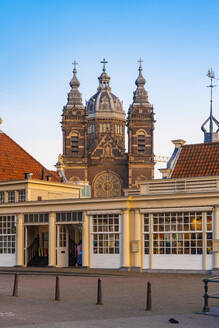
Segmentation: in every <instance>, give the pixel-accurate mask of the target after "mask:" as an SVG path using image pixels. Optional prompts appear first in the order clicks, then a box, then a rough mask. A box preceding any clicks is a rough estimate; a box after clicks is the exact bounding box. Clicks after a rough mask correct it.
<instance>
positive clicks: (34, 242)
mask: <svg viewBox="0 0 219 328" xmlns="http://www.w3.org/2000/svg"><path fill="white" fill-rule="evenodd" d="M25 231H26V237H25V244H26V252H25V254H26V256H25V257H26V258H25V263H26V264H27V265H28V266H36V267H44V266H48V248H49V240H48V225H28V226H26V229H25Z"/></svg>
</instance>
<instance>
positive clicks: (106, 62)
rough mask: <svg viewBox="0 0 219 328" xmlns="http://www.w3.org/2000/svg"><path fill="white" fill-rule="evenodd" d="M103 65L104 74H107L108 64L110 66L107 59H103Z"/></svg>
mask: <svg viewBox="0 0 219 328" xmlns="http://www.w3.org/2000/svg"><path fill="white" fill-rule="evenodd" d="M101 64H103V73H106V64H108V61H107V60H106V59H105V58H103V60H102V61H101Z"/></svg>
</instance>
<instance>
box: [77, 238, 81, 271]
mask: <svg viewBox="0 0 219 328" xmlns="http://www.w3.org/2000/svg"><path fill="white" fill-rule="evenodd" d="M77 265H78V266H82V242H81V240H80V241H79V243H78V245H77Z"/></svg>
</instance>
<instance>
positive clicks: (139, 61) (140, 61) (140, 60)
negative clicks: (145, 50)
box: [138, 57, 143, 68]
mask: <svg viewBox="0 0 219 328" xmlns="http://www.w3.org/2000/svg"><path fill="white" fill-rule="evenodd" d="M138 63H139V68H142V66H141V64H142V63H143V59H141V57H140V58H139V60H138Z"/></svg>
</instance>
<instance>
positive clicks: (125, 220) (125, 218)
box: [121, 210, 130, 270]
mask: <svg viewBox="0 0 219 328" xmlns="http://www.w3.org/2000/svg"><path fill="white" fill-rule="evenodd" d="M121 237H122V238H121V239H122V243H121V255H122V266H121V268H122V269H127V270H128V269H129V267H130V237H129V210H125V211H124V212H123V214H122V231H121Z"/></svg>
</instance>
